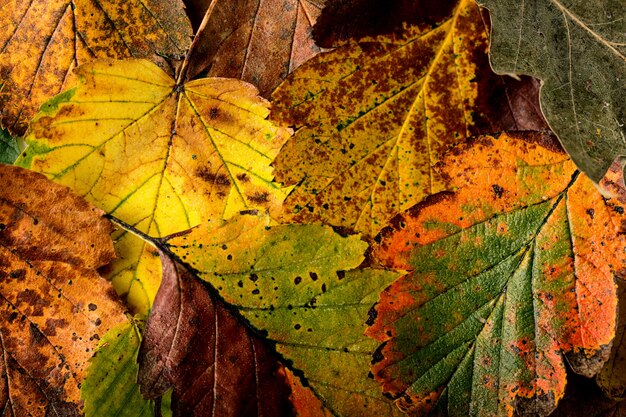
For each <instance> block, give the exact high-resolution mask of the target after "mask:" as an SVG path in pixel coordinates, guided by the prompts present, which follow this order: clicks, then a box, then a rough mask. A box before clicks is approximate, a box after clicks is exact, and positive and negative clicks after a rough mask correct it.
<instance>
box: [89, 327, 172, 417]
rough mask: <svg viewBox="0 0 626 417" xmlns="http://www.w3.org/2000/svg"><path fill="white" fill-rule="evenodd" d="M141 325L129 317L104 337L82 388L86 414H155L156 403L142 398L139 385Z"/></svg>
mask: <svg viewBox="0 0 626 417" xmlns="http://www.w3.org/2000/svg"><path fill="white" fill-rule="evenodd" d="M140 325H141V323H139V322H137V321H135V320H128V321H126V322H125V323H122V324H120V325H118V326H116V327H114V328H112V329H111V330H109V332H108V333H107V334H105V335H104V336H103V337H102V339H101V340H100V344H99V346H98V349H97V351H96V353H95V354H94V356H93V357H92V358H91V360H90V362H89V368H88V369H87V375H86V377H85V381H84V382H83V384H82V385H81V388H80V394H81V397H82V399H83V401H84V402H85V409H84V411H85V417H110V416H115V417H152V416H154V415H155V414H154V413H155V410H154V403H153V402H151V401H148V400H144V399H143V398H142V397H141V394H140V393H139V385H138V384H137V372H138V365H137V353H138V352H139V345H140V343H141V329H140V328H139V326H140ZM166 412H167V411H166Z"/></svg>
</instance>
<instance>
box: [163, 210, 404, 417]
mask: <svg viewBox="0 0 626 417" xmlns="http://www.w3.org/2000/svg"><path fill="white" fill-rule="evenodd" d="M167 245H168V248H169V249H170V250H171V251H172V252H173V253H174V254H176V256H178V257H179V258H180V259H182V260H183V261H184V262H185V263H187V264H188V265H189V266H190V268H191V269H192V270H194V271H196V273H197V275H198V277H199V278H201V279H203V280H205V281H207V282H208V283H209V284H211V286H212V287H213V288H215V289H216V290H217V291H218V292H219V295H220V296H221V297H223V299H224V301H225V302H227V303H228V304H230V305H231V306H232V308H236V309H237V310H238V311H239V313H240V314H241V316H243V318H244V319H245V320H247V321H248V322H249V323H250V325H251V326H252V327H253V328H255V329H257V330H258V331H260V332H262V333H263V334H264V335H266V336H267V338H268V339H269V340H270V341H271V342H272V343H273V344H274V345H275V348H276V350H277V351H278V353H279V354H281V355H282V356H283V357H284V358H285V359H287V360H289V361H290V363H291V367H292V368H293V369H297V370H299V371H302V373H298V375H300V376H304V378H305V381H307V383H308V386H309V387H310V389H311V390H312V391H313V392H314V394H315V395H316V396H317V397H318V398H319V399H320V400H321V401H322V402H323V403H324V405H325V406H326V407H327V408H328V409H329V410H330V411H331V412H332V413H333V415H335V416H340V417H369V416H372V415H375V416H381V417H382V416H385V417H386V416H397V415H400V414H401V413H400V411H399V410H397V409H396V408H395V407H394V406H393V404H391V402H390V401H389V400H388V399H386V398H385V397H383V396H382V394H381V392H380V388H379V387H378V384H376V382H375V381H374V380H372V379H371V378H369V377H368V374H369V362H370V358H371V355H372V352H373V351H374V349H375V347H376V342H375V341H373V340H371V339H369V338H368V337H366V336H365V335H364V334H363V332H364V330H365V328H366V325H365V322H366V320H367V319H368V311H369V309H370V308H371V306H372V305H373V304H374V302H375V300H376V298H377V296H378V294H379V293H380V291H381V290H382V289H383V288H385V287H386V286H387V285H389V284H390V283H391V282H392V281H393V280H394V279H395V278H396V277H397V276H398V275H399V274H398V273H396V272H393V271H387V270H384V269H373V268H359V269H355V268H357V267H358V266H359V265H360V264H361V262H362V261H363V259H364V256H363V253H364V252H365V250H366V249H367V244H366V243H365V242H363V241H361V239H360V238H359V236H346V237H343V236H341V235H339V234H337V233H335V232H334V231H333V230H332V229H331V228H330V227H327V226H320V225H276V226H272V225H271V223H270V219H269V218H268V217H267V216H262V215H258V214H242V215H240V216H236V217H233V218H232V219H230V220H229V221H228V222H225V223H224V224H222V225H220V226H219V227H208V225H206V224H205V225H201V226H199V227H197V228H195V229H193V230H192V231H190V232H189V233H187V234H183V235H180V236H177V237H174V238H172V239H170V240H168V241H167ZM315 405H316V402H313V403H312V404H310V406H311V407H314V406H315Z"/></svg>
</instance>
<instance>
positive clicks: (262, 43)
mask: <svg viewBox="0 0 626 417" xmlns="http://www.w3.org/2000/svg"><path fill="white" fill-rule="evenodd" d="M188 3H190V4H191V10H192V15H193V16H194V19H192V20H196V22H197V21H198V18H197V16H198V15H199V14H200V13H201V14H202V15H204V19H203V21H202V22H201V23H198V24H199V28H198V30H197V34H196V36H195V38H194V41H193V43H192V46H191V51H190V53H189V57H188V59H189V62H188V67H187V68H186V71H187V73H186V79H187V80H190V79H192V78H194V77H196V76H197V75H198V74H200V73H201V72H203V71H208V75H209V76H211V77H230V78H239V79H242V80H244V81H248V82H250V83H252V84H254V85H255V86H257V87H258V88H259V90H260V92H261V94H262V95H264V96H266V95H269V94H270V93H271V91H272V90H273V89H274V87H276V85H278V83H280V81H282V80H283V79H284V78H285V77H286V76H287V75H288V74H289V73H290V72H292V71H293V70H294V69H295V68H296V67H298V66H299V65H301V64H302V63H303V62H304V61H306V60H307V59H309V58H311V57H313V56H314V55H316V54H318V53H319V52H320V48H319V47H318V46H316V45H315V43H314V42H313V39H312V38H311V32H312V27H313V24H314V23H315V21H316V19H317V17H318V16H319V14H320V11H321V9H322V7H323V5H324V3H325V0H238V1H236V2H233V1H229V0H212V1H209V0H202V1H188Z"/></svg>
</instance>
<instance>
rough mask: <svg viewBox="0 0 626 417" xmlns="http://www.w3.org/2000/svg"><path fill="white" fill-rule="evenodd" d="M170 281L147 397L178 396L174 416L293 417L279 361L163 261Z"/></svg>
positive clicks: (147, 347)
mask: <svg viewBox="0 0 626 417" xmlns="http://www.w3.org/2000/svg"><path fill="white" fill-rule="evenodd" d="M161 258H162V263H163V278H162V282H161V288H160V289H159V292H158V293H157V296H156V299H155V301H154V308H153V310H152V313H151V315H150V317H149V318H148V324H147V326H146V331H145V335H144V339H143V341H142V345H141V348H140V351H139V376H138V382H139V384H140V386H141V393H142V394H143V395H144V397H147V398H156V397H158V396H160V395H162V394H164V393H165V391H167V390H168V389H169V388H170V387H173V388H174V393H173V397H172V403H173V405H172V408H173V410H174V416H177V415H178V416H185V417H187V416H207V415H213V416H220V417H228V416H233V417H246V416H272V417H273V416H276V417H278V416H290V415H292V414H293V411H292V407H291V405H290V403H289V395H290V392H291V390H290V388H289V386H288V383H287V380H286V376H285V370H284V368H283V367H282V365H281V364H280V363H279V362H278V356H277V355H276V353H274V352H273V350H272V349H271V348H270V347H268V346H267V345H266V344H265V342H264V341H263V340H262V339H260V338H259V337H258V336H256V335H254V334H252V333H251V331H250V330H249V329H248V328H247V327H245V326H244V325H243V324H242V322H241V321H240V319H239V318H238V317H236V316H235V315H234V314H233V313H232V312H231V311H230V310H229V309H228V308H226V307H225V305H224V304H223V302H222V301H221V300H219V299H217V297H216V296H215V295H214V294H212V293H211V292H210V291H209V290H208V289H207V288H206V287H205V286H204V284H202V283H201V282H200V281H199V280H197V279H196V278H195V277H194V276H193V275H192V274H191V273H190V272H189V271H188V270H187V269H185V268H184V267H182V266H181V265H180V264H178V263H176V262H174V261H173V260H171V259H170V258H169V257H167V256H165V255H163V254H162V255H161Z"/></svg>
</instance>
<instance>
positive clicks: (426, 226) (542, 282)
mask: <svg viewBox="0 0 626 417" xmlns="http://www.w3.org/2000/svg"><path fill="white" fill-rule="evenodd" d="M550 143H551V142H550V141H549V138H548V137H546V136H542V135H540V134H534V135H532V134H529V133H527V134H525V135H523V136H522V135H521V134H520V135H519V136H513V135H506V134H502V135H501V136H500V137H499V138H493V137H489V136H485V137H480V138H478V139H475V140H473V141H471V142H470V143H468V144H463V145H460V146H458V147H456V148H454V149H453V150H452V151H451V152H450V154H448V155H447V156H446V157H445V158H444V159H443V161H442V163H441V165H440V166H439V167H438V171H439V173H440V174H441V175H443V176H445V178H446V179H447V180H448V184H449V186H450V188H452V189H455V190H456V191H455V192H454V193H450V192H448V193H442V194H439V195H436V196H433V197H431V198H430V199H428V200H426V202H424V203H422V204H419V205H417V206H415V207H413V208H412V209H410V210H408V211H407V212H405V213H403V214H400V215H398V216H397V217H396V218H394V219H393V220H392V223H391V224H392V225H391V226H390V227H388V228H386V229H384V230H383V231H382V232H381V233H380V234H379V235H378V236H377V237H376V239H375V241H376V242H377V244H376V245H375V246H374V247H373V257H374V258H375V259H377V260H378V262H381V263H382V264H383V265H385V266H388V267H395V268H403V269H408V270H411V271H412V272H411V273H410V274H409V275H407V276H405V277H403V278H401V279H399V280H397V281H396V282H395V283H394V284H393V285H392V286H390V287H389V288H387V289H386V290H385V291H383V293H382V294H381V297H380V301H379V304H378V306H377V314H378V316H377V318H376V320H375V321H374V323H373V325H372V326H371V327H370V328H369V329H368V334H369V335H370V336H372V337H374V338H376V339H377V340H379V341H381V342H383V343H382V345H381V346H380V347H379V349H378V350H377V352H376V354H375V355H374V362H373V365H372V372H373V373H374V375H375V378H376V379H377V380H378V381H379V382H380V383H381V384H382V386H383V390H384V391H385V392H386V393H387V394H389V395H391V396H393V397H394V398H396V403H397V404H398V406H400V407H401V408H402V409H404V410H407V411H409V412H413V413H419V412H424V411H427V410H429V409H432V408H433V407H435V406H436V407H438V408H439V409H443V410H447V412H448V413H449V415H454V416H456V415H463V416H465V415H477V416H491V415H499V416H512V415H514V414H515V415H520V414H525V413H530V414H533V415H541V416H545V415H548V414H549V413H550V412H551V411H553V409H554V407H555V406H556V404H557V403H558V401H559V400H560V399H561V398H562V397H563V394H564V390H565V385H566V367H565V363H566V361H567V363H569V365H570V366H571V368H572V369H573V370H574V371H575V372H577V373H580V374H583V375H586V376H593V375H595V374H596V373H597V372H598V371H599V370H600V369H601V368H602V365H603V364H604V362H605V361H606V360H607V359H608V355H609V353H610V345H611V342H612V340H613V337H614V334H615V324H616V307H617V297H616V288H615V284H614V281H613V274H614V273H621V272H622V271H623V270H624V268H625V267H626V255H625V251H626V237H625V236H624V234H623V230H624V228H623V226H622V224H623V222H625V221H626V217H624V214H623V213H624V210H622V209H621V206H619V205H616V204H618V203H619V201H618V200H616V198H610V197H606V200H605V198H604V197H603V196H602V194H601V193H600V192H598V190H597V188H596V186H595V185H594V183H593V182H592V181H591V180H589V179H588V178H586V177H585V176H584V175H583V174H581V173H580V172H579V171H578V170H576V167H575V166H574V164H573V163H572V161H571V160H570V159H569V158H568V157H567V155H565V154H564V153H563V152H562V151H561V150H560V149H557V148H554V147H553V148H546V147H544V146H543V145H546V144H550ZM611 176H612V177H611V178H612V180H613V182H617V180H618V179H619V176H620V173H619V171H617V172H612V173H611ZM607 194H608V193H607Z"/></svg>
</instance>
